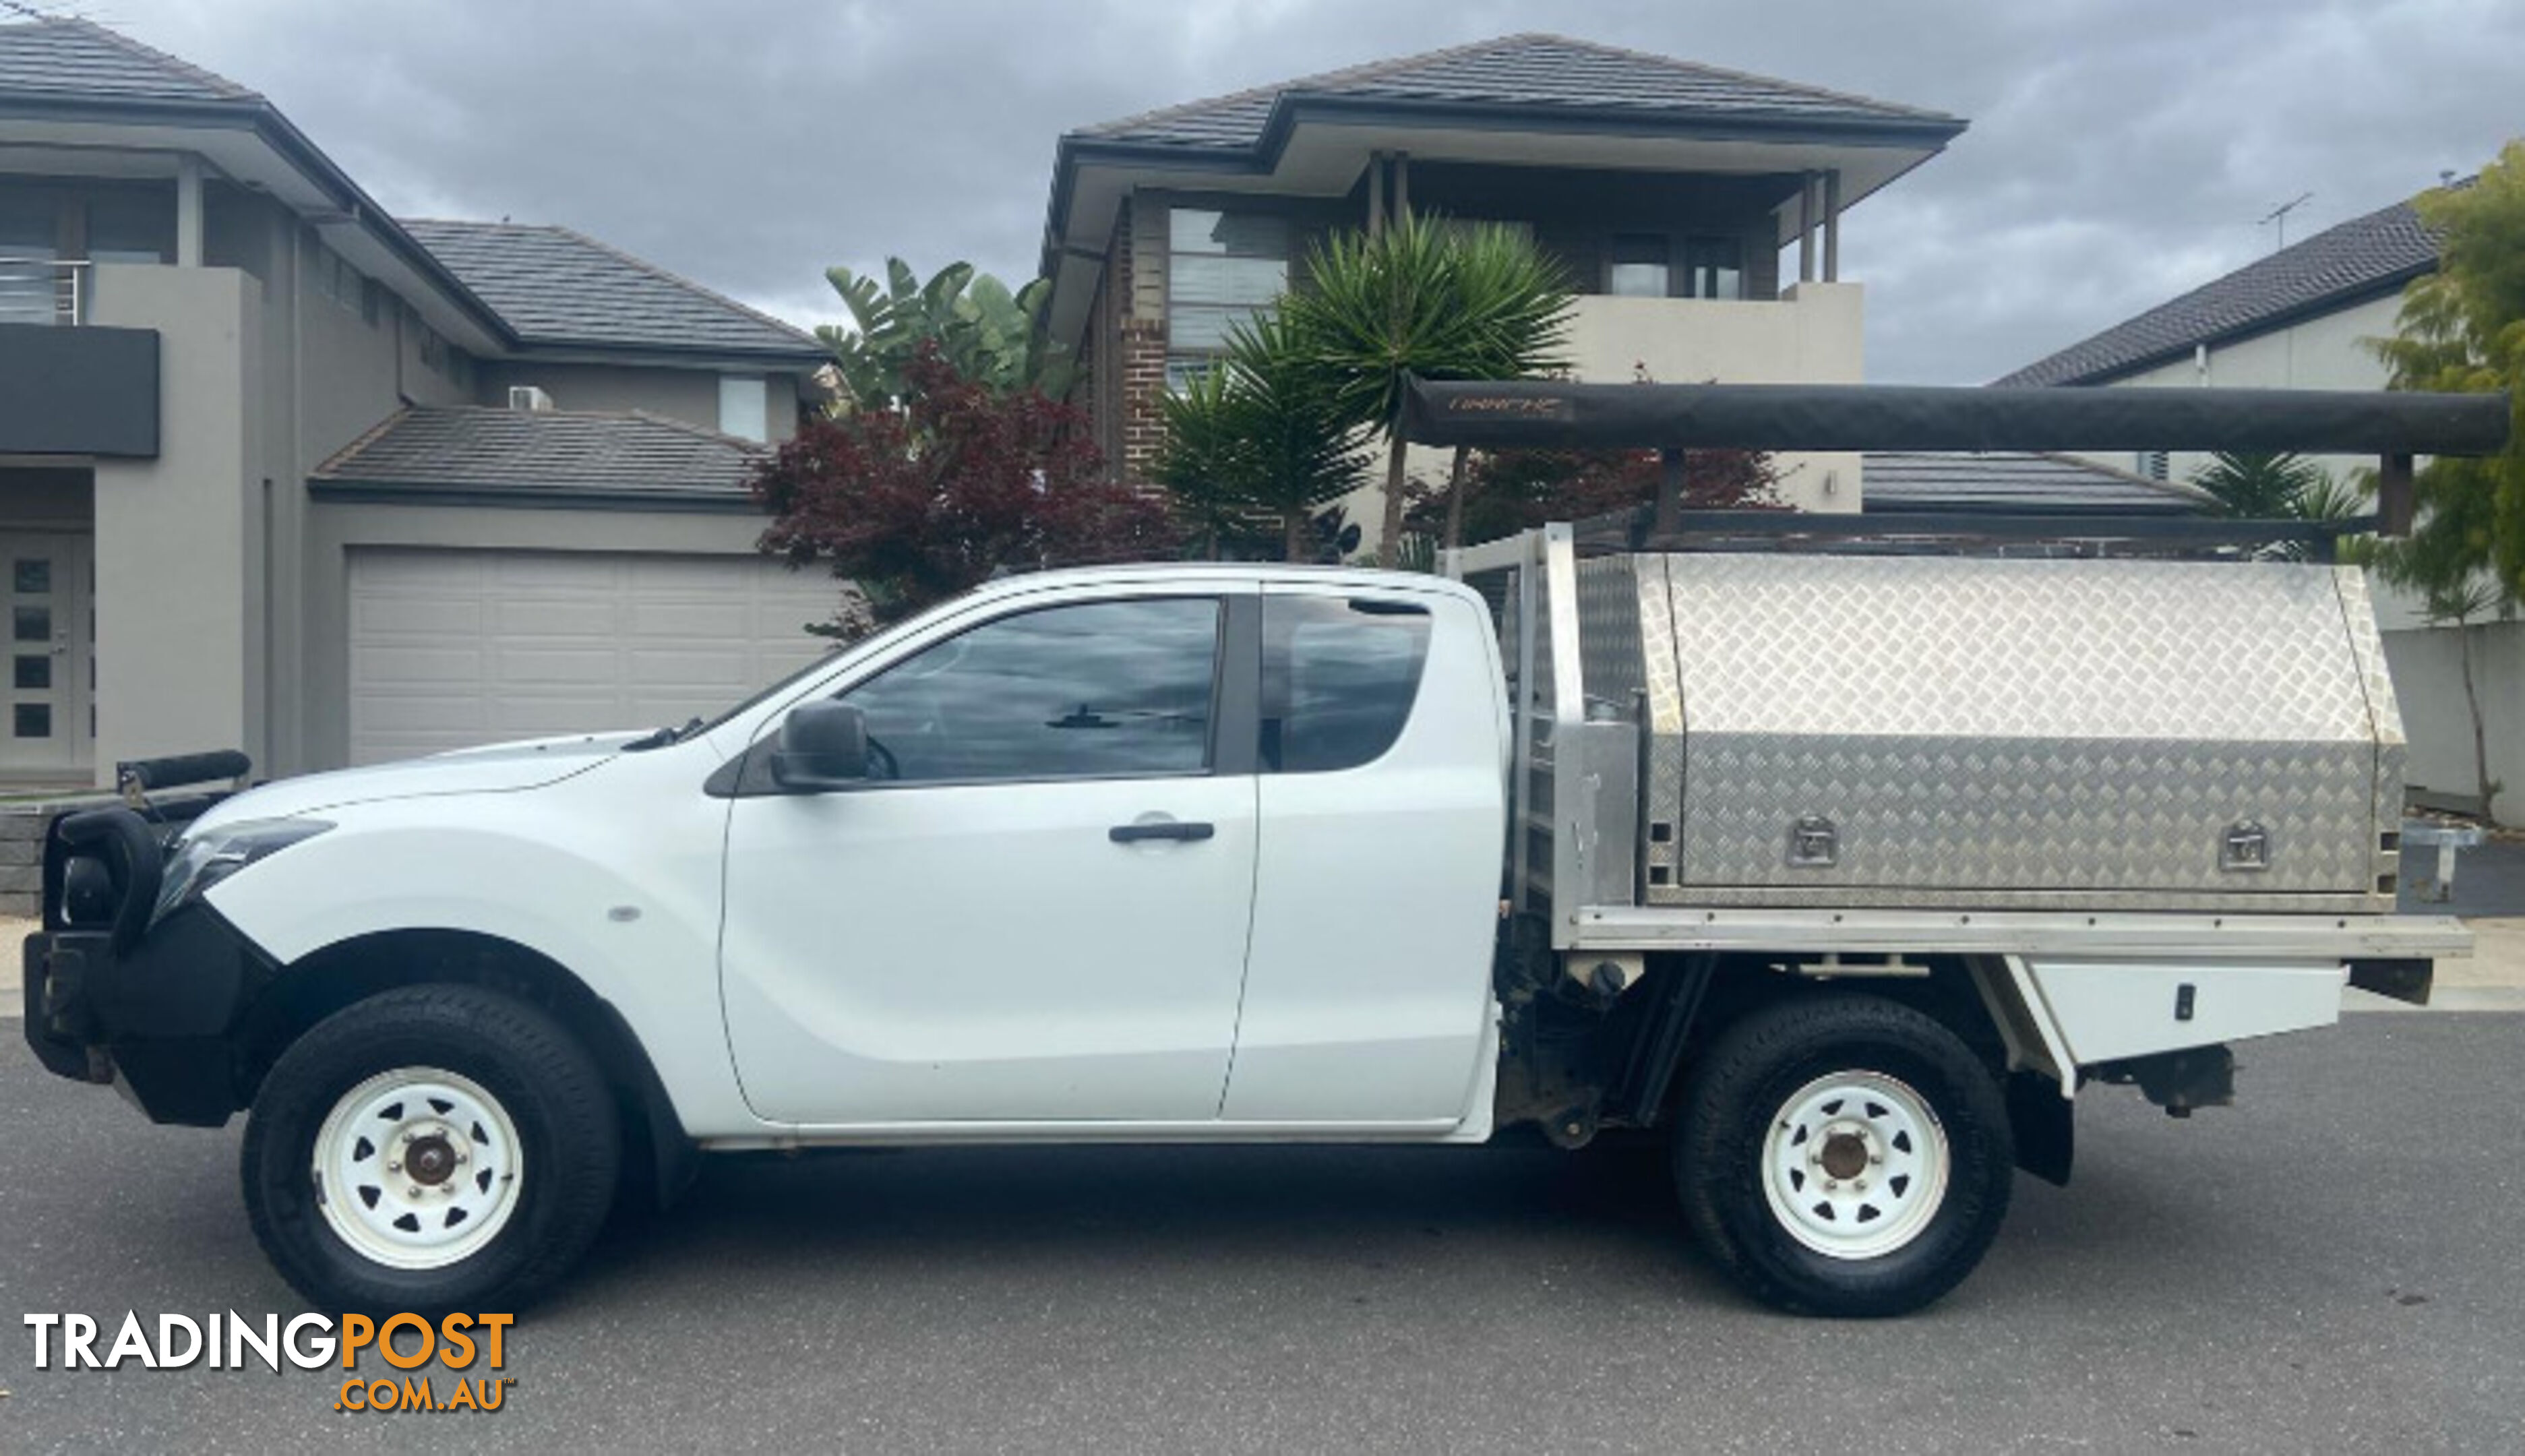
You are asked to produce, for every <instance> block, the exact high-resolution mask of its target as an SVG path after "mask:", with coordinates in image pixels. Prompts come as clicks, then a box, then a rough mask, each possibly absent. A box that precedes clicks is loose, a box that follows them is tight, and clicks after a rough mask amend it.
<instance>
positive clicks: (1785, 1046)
mask: <svg viewBox="0 0 2525 1456" xmlns="http://www.w3.org/2000/svg"><path fill="white" fill-rule="evenodd" d="M1674 1158H1675V1169H1674V1171H1675V1183H1676V1187H1677V1189H1678V1191H1679V1192H1680V1193H1681V1195H1682V1200H1683V1209H1684V1218H1685V1221H1686V1222H1687V1223H1688V1224H1689V1225H1690V1226H1691V1229H1692V1231H1693V1234H1694V1236H1695V1238H1697V1239H1698V1240H1699V1241H1700V1242H1701V1244H1702V1246H1703V1247H1704V1248H1705V1249H1707V1250H1708V1252H1709V1254H1710V1255H1711V1256H1712V1257H1713V1258H1714V1259H1716V1260H1717V1262H1718V1263H1719V1264H1720V1265H1721V1266H1722V1267H1724V1268H1725V1269H1726V1270H1727V1271H1728V1272H1729V1273H1730V1274H1731V1275H1732V1276H1734V1277H1735V1279H1736V1280H1738V1282H1740V1283H1742V1284H1743V1285H1744V1286H1745V1287H1746V1288H1747V1289H1749V1290H1750V1291H1752V1292H1753V1293H1754V1294H1755V1295H1756V1296H1757V1297H1758V1298H1761V1299H1763V1300H1765V1301H1768V1302H1770V1303H1772V1304H1776V1305H1779V1306H1781V1307H1783V1308H1786V1309H1792V1310H1797V1311H1801V1312H1804V1313H1810V1314H1821V1315H1844V1316H1882V1315H1897V1314H1903V1313H1905V1312H1906V1311H1909V1310H1913V1309H1917V1308H1919V1307H1920V1306H1922V1305H1925V1304H1927V1303H1929V1302H1930V1301H1932V1300H1934V1299H1936V1298H1938V1297H1939V1296H1940V1295H1942V1294H1944V1293H1946V1292H1947V1291H1948V1290H1949V1289H1952V1288H1954V1287H1955V1286H1956V1284H1957V1283H1959V1282H1961V1281H1962V1280H1963V1278H1964V1277H1965V1276H1966V1275H1968V1274H1970V1273H1971V1272H1972V1270H1973V1267H1974V1266H1975V1265H1977V1264H1979V1263H1980V1262H1981V1258H1982V1255H1983V1254H1984V1253H1985V1252H1987V1251H1988V1249H1989V1248H1990V1243H1991V1240H1992V1239H1993V1238H1994V1237H1996V1236H1997V1234H1998V1232H1999V1226H2000V1223H2001V1221H2002V1220H2004V1219H2005V1217H2006V1213H2007V1199H2008V1193H2009V1190H2010V1185H2011V1183H2012V1181H2013V1180H2014V1176H2015V1155H2014V1149H2013V1147H2012V1145H2011V1143H2010V1141H2009V1132H2008V1124H2007V1109H2006V1100H2005V1095H2004V1093H2003V1091H2002V1088H2001V1086H2000V1082H1999V1079H1998V1077H1997V1076H1996V1075H1995V1074H1994V1073H1993V1072H1992V1071H1991V1069H1990V1068H1989V1067H1988V1066H1986V1065H1985V1064H1984V1063H1983V1062H1982V1060H1981V1059H1980V1058H1979V1057H1978V1056H1976V1055H1974V1053H1973V1051H1972V1049H1971V1048H1969V1047H1967V1046H1965V1045H1964V1043H1963V1042H1962V1040H1961V1039H1960V1038H1958V1037H1957V1036H1956V1034H1955V1033H1954V1032H1953V1031H1950V1030H1948V1029H1946V1028H1945V1027H1943V1026H1941V1025H1939V1024H1938V1023H1937V1022H1936V1021H1934V1020H1932V1019H1931V1018H1929V1017H1928V1016H1926V1015H1923V1014H1922V1013H1920V1012H1917V1011H1914V1010H1912V1009H1910V1008H1909V1007H1906V1006H1902V1005H1899V1004H1896V1003H1894V1002H1891V1001H1885V1000H1880V999H1878V998H1875V997H1871V996H1851V995H1833V996H1817V997H1812V998H1807V999H1801V1000H1796V1001H1787V1002H1782V1003H1780V1004H1778V1005H1776V1006H1771V1007H1766V1008H1764V1009H1762V1010H1760V1011H1758V1012H1755V1013H1753V1014H1751V1015H1749V1016H1748V1017H1747V1018H1746V1019H1745V1020H1744V1021H1743V1022H1742V1023H1740V1024H1739V1025H1737V1026H1736V1027H1734V1028H1732V1029H1729V1030H1728V1031H1727V1032H1726V1033H1725V1034H1724V1035H1722V1036H1721V1037H1720V1038H1719V1039H1718V1041H1717V1043H1716V1044H1715V1045H1714V1046H1713V1047H1711V1049H1710V1050H1709V1052H1708V1055H1707V1056H1706V1057H1704V1058H1703V1059H1702V1060H1701V1062H1700V1064H1699V1066H1698V1067H1696V1068H1695V1069H1694V1072H1693V1074H1692V1077H1691V1079H1690V1081H1689V1082H1688V1084H1687V1087H1686V1090H1685V1096H1684V1106H1683V1115H1682V1119H1681V1123H1680V1125H1679V1126H1678V1128H1677V1130H1676V1136H1675V1145H1674Z"/></svg>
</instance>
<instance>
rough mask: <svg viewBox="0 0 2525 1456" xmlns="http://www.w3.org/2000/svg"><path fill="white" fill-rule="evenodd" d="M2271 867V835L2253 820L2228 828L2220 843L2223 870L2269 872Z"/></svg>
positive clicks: (2219, 865)
mask: <svg viewBox="0 0 2525 1456" xmlns="http://www.w3.org/2000/svg"><path fill="white" fill-rule="evenodd" d="M2270 867H2271V834H2270V830H2268V829H2265V828H2262V827H2261V825H2260V824H2259V823H2257V822H2255V821H2253V820H2250V819H2249V820H2246V821H2245V822H2243V823H2242V824H2231V825H2229V826H2227V832H2226V834H2225V835H2224V836H2222V837H2221V838H2220V839H2219V841H2218V868H2219V869H2221V870H2267V869H2269V868H2270Z"/></svg>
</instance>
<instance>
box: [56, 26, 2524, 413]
mask: <svg viewBox="0 0 2525 1456" xmlns="http://www.w3.org/2000/svg"><path fill="white" fill-rule="evenodd" d="M78 10H79V13H83V14H86V15H88V16H90V17H91V18H93V19H96V20H99V21H102V22H104V23H106V24H109V25H117V26H119V27H121V28H123V29H124V30H126V31H128V32H129V33H131V34H133V35H136V36H137V37H139V38H140V39H142V40H144V41H147V42H149V43H151V44H153V45H157V46H159V47H161V48H164V49H166V50H170V51H173V52H174V53H176V54H177V55H180V56H182V57H184V58H186V59H188V60H191V61H194V62H196V63H197V64H200V65H203V66H206V67H208V68H210V69H211V70H213V71H217V72H219V73H221V74H223V75H226V76H228V77H230V78H231V79H234V80H237V81H240V82H242V83H244V84H246V85H249V86H252V87H255V88H256V89H258V90H260V91H262V92H264V93H265V94H266V95H268V96H270V97H271V98H272V100H273V101H274V102H275V103H277V104H278V105H279V107H280V108H281V110H282V111H283V112H285V113H286V114H287V115H288V116H289V117H290V119H291V120H292V121H294V122H296V123H297V124H298V126H299V127H300V128H301V129H302V130H304V131H306V132H307V133H308V134H309V135H310V136H312V137H313V138H314V139H315V140H316V142H317V144H318V145H319V146H321V147H322V148H324V149H325V151H327V152H328V153H329V154H330V155H331V156H332V157H333V159H334V160H335V161H336V162H338V163H340V164H341V165H342V166H343V167H345V168H346V169H347V170H348V171H349V172H350V173H351V175H352V176H355V177H357V178H358V179H359V180H360V181H361V182H362V183H363V184H364V185H365V186H367V187H368V189H369V190H370V191H371V194H372V195H374V196H375V197H376V198H377V199H378V200H379V201H380V202H382V203H383V204H385V206H386V207H388V208H389V209H391V210H393V211H395V212H397V213H399V214H403V215H407V216H435V217H456V218H499V217H504V216H505V217H511V218H514V219H516V220H517V221H519V222H550V223H564V224H568V225H569V226H573V227H576V228H579V229H581V230H582V231H585V232H589V233H592V234H594V235H596V236H598V237H601V238H604V239H605V240H607V241H609V242H612V243H615V244H617V245H619V246H621V247H623V248H627V249H629V250H630V251H632V252H634V253H638V254H641V255H643V256H645V257H648V258H650V259H653V260H655V261H657V262H659V263H662V264H664V265H666V266H668V267H669V268H672V269H674V270H676V271H678V272H680V273H683V274H686V275H688V276H692V277H694V278H697V279H699V280H701V281H703V282H706V283H709V284H711V285H713V286H715V287H718V288H720V289H722V290H724V291H726V292H729V293H733V294H735V295H737V296H738V297H740V298H743V299H745V300H746V301H748V302H750V303H753V304H756V305H757V306H759V307H762V308H765V309H767V310H769V311H770V312H772V313H775V314H779V315H782V316H784V317H786V318H789V319H792V320H794V321H797V322H800V323H816V322H821V321H824V320H827V319H830V318H833V317H834V316H835V315H836V314H837V313H838V309H837V308H836V307H835V305H834V303H833V300H832V297H831V294H830V292H829V290H828V289H827V288H826V286H825V284H824V282H823V276H822V275H823V270H824V268H825V266H826V265H828V264H834V263H841V264H846V265H848V266H850V267H852V268H855V269H867V268H871V267H875V266H878V265H880V264H881V263H882V261H883V259H884V258H885V257H886V255H888V254H901V255H903V256H904V257H906V258H908V259H910V260H911V261H912V262H913V263H914V264H915V266H916V267H918V268H919V269H920V270H921V271H922V272H923V273H924V274H926V273H927V272H929V271H930V270H932V269H934V268H936V267H937V266H938V265H940V264H942V263H945V262H947V261H949V260H952V259H956V258H966V259H970V260H971V261H972V262H973V263H975V264H976V265H977V266H979V267H981V268H983V269H986V270H989V271H992V272H995V273H998V274H1000V275H1002V276H1005V277H1008V278H1010V279H1011V280H1012V281H1015V280H1019V279H1022V278H1024V277H1028V276H1032V274H1033V271H1034V266H1035V261H1036V253H1037V246H1038V244H1039V242H1040V240H1041V236H1042V226H1043V210H1044V200H1045V189H1046V187H1047V185H1048V182H1049V176H1050V172H1051V165H1052V154H1053V142H1054V138H1055V137H1056V136H1058V135H1059V134H1060V133H1061V132H1062V131H1064V130H1065V129H1068V128H1070V127H1074V126H1083V125H1087V124H1091V123H1095V122H1100V121H1105V120H1109V119H1111V118H1114V117H1120V116H1125V115H1128V114H1131V113H1133V112H1138V111H1145V110H1148V109H1150V108H1153V107H1158V106H1163V105H1168V104H1171V103H1174V102H1177V101H1184V100H1190V99H1193V98H1196V97H1201V96H1209V95H1214V94H1217V93H1219V92H1223V91H1230V90H1235V89H1239V88H1242V87H1246V86H1252V85H1258V84H1262V83H1265V82H1270V81H1276V80H1283V79H1287V78H1290V77H1294V76H1299V75H1307V74H1309V73H1312V72H1317V71H1324V70H1330V69H1333V68H1336V67H1341V66H1348V65H1353V64H1356V63H1359V62H1362V61H1367V60H1373V59H1377V58H1380V57H1386V56H1394V55H1402V54H1407V53H1410V52H1413V51H1419V50H1426V49H1431V48H1434V47H1437V46H1442V45H1451V44H1456V43H1460V42H1462V41H1465V40H1472V39H1478V38H1481V37H1484V36H1489V35H1497V34H1504V33H1508V32H1511V31H1518V30H1554V31H1560V32H1562V33H1566V34H1571V35H1576V36H1579V37H1582V38H1586V39H1593V40H1601V41H1607V42H1610V43H1615V44H1621V45H1628V46H1634V47H1638V48H1640V49H1644V50H1651V51H1657V52H1660V53H1663V54H1667V55H1673V56H1680V57H1684V58H1687V59H1690V60H1695V61H1705V62H1708V63H1711V64H1714V65H1719V66H1726V67H1732V68H1737V69H1740V70H1746V71H1753V72H1758V73H1760V74H1763V75H1775V76H1782V77H1786V78H1789V79H1793V80H1802V81H1808V82H1813V83H1816V84H1820V85H1826V86H1831V87H1835V88H1838V89H1842V90H1849V91H1857V92H1859V93H1861V94H1863V95H1870V96H1876V97H1880V98H1883V99H1886V100H1891V101H1901V102H1907V103H1910V104H1912V105H1916V106H1927V107H1934V108H1937V109H1940V110H1943V111H1948V112H1953V113H1955V114H1956V115H1959V116H1962V117H1965V118H1967V119H1969V120H1970V122H1971V124H1972V126H1971V129H1970V130H1968V131H1967V132H1965V133H1964V135H1963V136H1962V137H1961V138H1959V139H1958V140H1957V141H1956V143H1955V144H1954V145H1953V146H1952V147H1951V148H1949V150H1948V151H1947V153H1946V154H1945V155H1944V156H1942V157H1939V158H1938V159H1936V160H1935V161H1932V162H1931V163H1929V164H1928V165H1927V166H1925V167H1923V168H1921V169H1920V170H1918V171H1917V172H1914V173H1913V174H1911V176H1908V177H1906V178H1904V179H1903V180H1902V181H1899V182H1897V183H1896V184H1895V185H1894V186H1892V187H1890V188H1888V189H1887V190H1886V191H1884V192H1882V193H1880V194H1878V195H1877V196H1875V197H1873V198H1871V199H1869V200H1868V201H1867V202H1866V203H1865V204H1863V205H1862V206H1860V207H1858V208H1857V209H1856V210H1855V211H1854V212H1853V213H1852V214H1851V215H1850V217H1849V219H1848V220H1847V222H1846V223H1845V224H1844V227H1843V276H1844V277H1846V278H1855V279H1857V280H1858V281H1861V282H1863V283H1865V284H1866V285H1867V289H1868V299H1867V329H1868V336H1867V350H1868V373H1869V376H1870V377H1871V378H1873V379H1877V380H1880V381H1888V382H1958V383H1971V382H1979V381H1981V380H1985V379H1988V378H1990V377H1993V376H1996V375H1999V374H2002V373H2005V372H2006V371H2007V370H2010V369H2013V368H2015V367H2017V366H2018V365H2021V364H2024V363H2027V362H2029V361H2031V360H2033V359H2035V358H2038V357H2040V356H2042V355H2044V354H2047V353H2050V352H2051V351H2052V350H2054V349H2056V348H2059V347H2061V346H2063V345H2065V344H2068V343H2070V342H2072V341H2074V340H2076V339H2078V338H2080V337H2083V336H2085V335H2086V334H2088V333H2091V332H2093V331H2094V330H2096V329H2098V328H2101V327H2104V326H2107V325H2110V324H2113V323H2116V322H2118V321H2120V320H2121V319H2123V318H2125V317H2127V316H2129V315H2131V314H2133V313H2136V312H2138V311H2140V310H2142V309H2144V308H2147V307H2149V306H2151V305H2153V304H2155V303H2158V302H2161V301H2163V300H2164V299H2166V298H2169V297H2171V296H2173V295H2175V294H2177V293H2179V292H2182V291H2183V290H2185V289H2187V288H2190V287H2194V286H2196V285H2198V284H2200V283H2202V282H2204V281H2206V280H2208V279H2209V278H2212V277H2215V276H2218V275H2219V274H2222V273H2224V272H2226V271H2228V270H2230V269H2232V268H2235V267H2237V266H2238V265H2240V264H2243V263H2245V262H2248V261H2250V260H2251V259H2253V258H2254V257H2256V256H2258V255H2259V254H2261V253H2263V252H2266V251H2268V250H2269V249H2270V247H2271V246H2272V243H2273V240H2274V237H2273V229H2272V228H2271V227H2269V226H2261V225H2258V224H2257V222H2256V220H2257V219H2259V218H2261V217H2262V216H2263V215H2264V214H2266V213H2268V212H2269V211H2270V210H2271V209H2272V208H2274V207H2276V206H2277V205H2279V204H2281V203H2284V202H2287V201H2288V200H2289V199H2291V198H2294V197H2296V196H2298V195H2300V194H2301V193H2306V192H2311V193H2312V194H2313V198H2312V200H2311V201H2309V202H2307V203H2306V204H2305V205H2304V206H2302V208H2300V209H2298V210H2297V211H2296V212H2295V213H2294V214H2293V215H2292V216H2291V218H2290V220H2289V235H2290V236H2291V237H2303V236H2305V235H2307V234H2308V233H2310V232H2311V231H2313V230H2315V229H2317V228H2320V227H2323V226H2329V225H2331V224H2333V223H2337V222H2340V221H2342V220H2344V219H2346V218H2351V217H2354V216H2356V215H2358V214H2360V213H2363V212H2368V211H2371V210H2373V209H2375V208H2378V207H2381V206H2384V205H2386V204H2388V203H2391V202H2393V201H2395V200H2397V199H2399V198H2401V197H2404V196H2407V195H2409V194H2410V193H2412V192H2414V191H2416V190H2418V189H2420V188H2422V187H2425V186H2428V185H2430V184H2431V183H2433V182H2434V181H2435V179H2436V178H2437V176H2438V174H2439V173H2440V172H2441V171H2449V170H2451V171H2459V172H2468V171H2471V170H2473V169H2475V168H2478V167H2479V166H2480V165H2481V164H2482V163H2483V162H2484V161H2486V160H2487V159H2488V158H2489V157H2490V156H2491V155H2492V154H2493V153H2494V152H2495V151H2496V150H2497V148H2498V146H2499V144H2500V142H2501V141H2503V140H2505V139H2507V138H2508V137H2511V136H2515V135H2519V134H2525V81H2520V75H2525V4H2520V3H2518V0H2341V3H2330V4H2325V3H2313V0H2110V3H2106V0H1855V3H1840V0H1833V3H1824V0H1764V3H1759V4H1746V3H1728V4H1717V3H1706V0H1651V3H1627V0H1604V3H1585V0H1559V3H1521V0H1374V3H1367V0H1207V3H1204V0H1153V3H1152V0H1044V3H1033V4H1018V3H1006V4H990V3H968V0H918V3H851V4H835V3H809V0H796V3H789V4H767V3H750V0H748V3H735V0H711V3H708V4H702V3H697V0H568V3H565V0H405V3H400V4H393V5H382V4H342V3H339V0H88V3H85V4H83V5H80V6H79V7H78Z"/></svg>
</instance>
